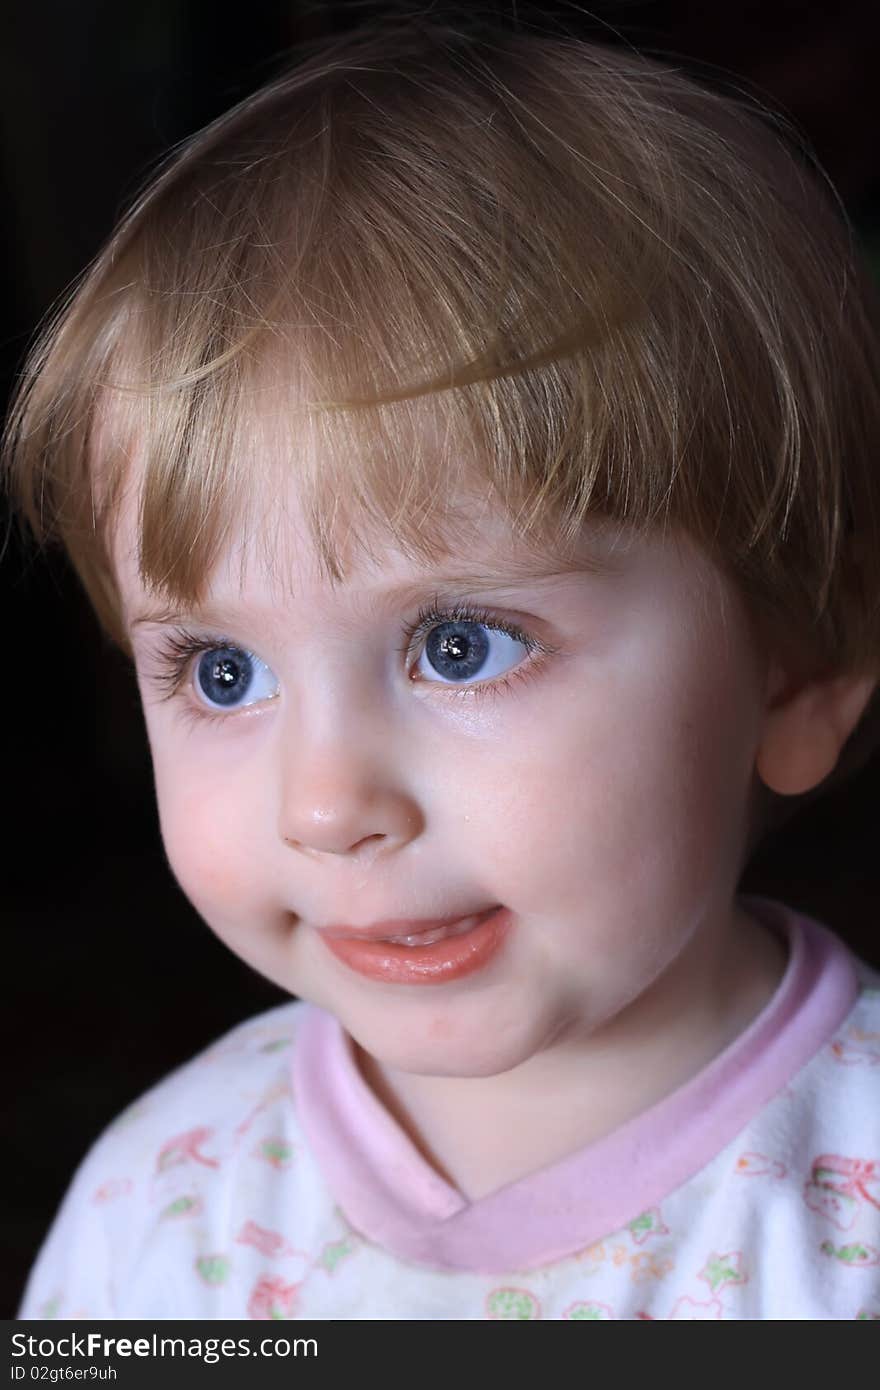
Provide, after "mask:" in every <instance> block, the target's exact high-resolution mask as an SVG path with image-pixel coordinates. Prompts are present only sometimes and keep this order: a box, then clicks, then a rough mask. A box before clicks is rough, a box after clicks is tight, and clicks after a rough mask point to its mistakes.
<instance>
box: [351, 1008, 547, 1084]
mask: <svg viewBox="0 0 880 1390" xmlns="http://www.w3.org/2000/svg"><path fill="white" fill-rule="evenodd" d="M434 1027H435V1031H434V1033H433V1034H432V1035H430V1036H424V1035H423V1036H421V1037H413V1036H410V1037H407V1036H401V1035H400V1034H396V1035H395V1036H394V1037H388V1036H386V1035H383V1034H381V1033H379V1032H377V1031H376V1030H374V1029H369V1028H366V1029H363V1030H358V1031H357V1032H355V1030H354V1029H350V1030H349V1031H350V1032H351V1035H352V1037H353V1038H354V1039H355V1041H356V1042H357V1043H358V1045H359V1046H360V1047H361V1048H363V1050H364V1051H365V1052H369V1053H370V1055H371V1056H372V1057H374V1058H375V1060H376V1061H377V1062H380V1063H381V1064H382V1065H383V1066H385V1067H389V1068H391V1069H392V1070H395V1071H401V1072H410V1073H412V1074H413V1075H414V1076H448V1077H461V1078H465V1077H469V1076H470V1077H480V1076H482V1077H487V1076H500V1075H501V1074H502V1073H503V1072H507V1071H512V1070H513V1068H514V1067H518V1066H520V1065H521V1064H522V1063H523V1062H526V1061H528V1059H529V1057H531V1056H532V1055H533V1054H534V1052H535V1051H536V1050H538V1047H539V1045H536V1044H534V1043H533V1042H532V1040H531V1039H526V1038H518V1039H516V1040H514V1039H513V1038H510V1039H508V1040H507V1042H506V1043H505V1044H500V1043H499V1042H498V1040H497V1039H487V1038H486V1037H480V1038H479V1039H471V1038H467V1037H465V1036H463V1035H462V1034H461V1033H460V1032H457V1031H456V1030H454V1029H453V1027H452V1025H450V1024H448V1023H447V1022H446V1020H439V1019H438V1020H437V1021H436V1023H435V1025H434Z"/></svg>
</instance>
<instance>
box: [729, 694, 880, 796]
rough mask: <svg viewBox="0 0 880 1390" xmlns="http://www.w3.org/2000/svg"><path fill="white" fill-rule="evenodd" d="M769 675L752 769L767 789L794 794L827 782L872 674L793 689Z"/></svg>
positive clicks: (867, 697)
mask: <svg viewBox="0 0 880 1390" xmlns="http://www.w3.org/2000/svg"><path fill="white" fill-rule="evenodd" d="M779 675H780V673H779V670H778V668H777V669H776V671H775V676H774V675H771V679H770V681H769V682H768V685H769V686H770V687H771V688H770V689H769V691H768V706H767V710H766V713H765V716H764V730H763V735H762V738H761V743H760V746H759V748H758V752H757V756H756V759H755V769H756V771H757V773H758V776H759V777H760V778H761V781H762V782H763V783H764V784H765V786H767V787H769V789H770V790H771V791H774V792H778V793H779V794H780V795H781V796H798V795H800V794H801V793H803V792H808V791H811V790H812V789H813V787H816V786H818V784H819V783H820V782H822V781H824V780H825V778H826V777H828V776H829V775H830V773H832V772H833V771H834V768H835V767H836V766H837V760H838V758H839V757H840V754H841V750H842V749H843V746H844V744H845V743H846V741H847V739H848V738H849V736H850V734H851V733H852V731H853V729H854V728H855V727H856V724H857V723H858V722H859V720H860V718H861V717H862V714H863V713H864V710H865V708H866V706H867V704H868V701H869V700H870V698H871V696H872V695H873V693H874V690H875V689H876V686H877V678H876V677H875V676H864V675H862V676H853V675H846V676H835V677H833V678H832V679H830V680H812V681H808V682H806V683H805V684H802V685H796V686H795V688H794V689H792V688H791V686H790V685H789V686H788V688H786V685H785V683H784V682H780V680H779Z"/></svg>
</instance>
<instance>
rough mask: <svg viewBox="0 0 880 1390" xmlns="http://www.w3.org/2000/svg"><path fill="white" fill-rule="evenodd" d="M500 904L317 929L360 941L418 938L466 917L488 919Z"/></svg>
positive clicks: (328, 933) (331, 934)
mask: <svg viewBox="0 0 880 1390" xmlns="http://www.w3.org/2000/svg"><path fill="white" fill-rule="evenodd" d="M497 907H498V904H497V903H493V904H492V906H491V907H472V908H471V909H470V910H469V911H467V912H454V913H451V914H450V915H449V916H448V917H394V918H389V919H388V920H387V921H385V922H372V923H371V924H370V925H369V926H364V927H351V926H346V925H342V924H340V925H336V924H331V925H328V926H324V927H316V928H315V930H316V931H319V932H321V933H322V934H323V935H324V936H337V937H352V938H354V939H355V940H358V941H381V940H384V939H385V938H386V937H389V936H418V935H419V934H420V933H422V932H429V931H436V930H437V928H438V927H453V926H455V924H456V922H461V921H462V920H463V919H464V918H465V917H488V916H489V913H490V912H495V911H496V910H497Z"/></svg>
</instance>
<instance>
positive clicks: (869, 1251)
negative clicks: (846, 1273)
mask: <svg viewBox="0 0 880 1390" xmlns="http://www.w3.org/2000/svg"><path fill="white" fill-rule="evenodd" d="M819 1249H820V1250H821V1251H822V1254H823V1255H833V1256H834V1258H835V1259H837V1260H840V1261H841V1263H842V1264H845V1265H876V1264H880V1251H877V1250H875V1249H874V1247H873V1246H871V1245H860V1244H859V1242H858V1241H854V1242H853V1244H851V1245H838V1246H834V1245H832V1244H831V1241H830V1240H823V1242H822V1244H821V1245H820V1247H819Z"/></svg>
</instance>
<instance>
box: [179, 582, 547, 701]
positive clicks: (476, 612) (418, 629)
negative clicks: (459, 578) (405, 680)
mask: <svg viewBox="0 0 880 1390" xmlns="http://www.w3.org/2000/svg"><path fill="white" fill-rule="evenodd" d="M456 622H468V623H476V624H480V625H482V626H483V627H488V628H491V629H492V630H493V631H495V632H504V633H506V634H507V636H508V637H511V638H513V640H514V641H516V642H520V643H521V644H522V645H523V646H524V647H525V648H526V651H527V652H528V654H529V658H531V657H532V654H533V653H535V652H537V653H539V654H540V655H541V656H543V657H546V656H550V655H552V653H553V650H554V649H553V648H552V647H549V646H548V645H547V644H546V643H544V642H542V641H540V640H539V639H538V638H536V637H531V636H530V635H529V634H528V633H526V632H523V631H522V629H521V628H519V627H517V626H516V624H515V623H511V622H508V621H507V619H505V618H502V617H499V616H498V615H497V614H495V613H492V612H490V611H489V610H488V609H485V608H480V607H475V606H473V605H472V604H470V603H466V602H459V603H453V604H451V605H448V604H447V605H445V606H443V605H442V604H441V603H440V601H439V599H434V600H432V601H431V602H430V603H428V604H425V605H423V606H422V607H421V608H419V611H418V615H417V617H416V620H415V622H413V623H407V624H406V625H405V627H404V640H403V642H402V644H401V645H400V646H399V647H397V648H396V651H397V652H398V653H399V654H400V655H401V656H404V657H412V656H413V655H414V653H415V649H416V647H417V646H418V645H419V643H420V641H421V639H422V638H423V637H426V636H427V635H428V633H429V632H430V631H431V629H432V628H433V627H437V626H439V625H440V624H441V623H456ZM219 647H230V648H232V649H234V650H235V651H241V652H243V653H244V655H245V656H248V657H251V658H252V659H254V660H258V659H259V658H257V657H256V653H254V652H252V651H249V650H248V649H247V648H246V647H241V646H240V645H239V644H238V643H237V642H234V641H233V640H232V639H231V638H226V637H210V638H208V637H201V636H199V635H198V634H197V633H194V632H190V631H188V630H186V629H185V628H181V629H180V630H179V631H178V632H174V633H169V634H167V635H166V636H165V637H164V639H163V642H162V645H161V646H160V648H159V650H158V652H157V660H158V665H159V669H158V670H157V671H156V672H155V673H154V675H153V681H154V683H155V684H156V685H157V686H158V687H159V688H160V689H161V690H162V691H164V694H163V695H162V697H161V698H162V699H163V700H173V699H175V698H176V697H177V696H178V695H179V694H181V687H182V686H183V684H184V681H185V680H186V677H187V675H188V673H189V670H190V667H191V666H192V664H193V662H194V661H195V659H196V657H198V656H202V655H203V654H204V653H205V652H208V651H214V650H216V649H217V648H219ZM529 658H527V659H526V660H525V661H524V662H522V663H520V665H518V666H515V667H513V669H512V670H510V671H507V672H505V674H504V675H502V676H497V677H495V678H494V679H492V680H488V681H482V682H480V683H479V684H478V685H469V686H465V685H463V686H459V687H455V686H446V687H444V691H445V692H446V693H448V694H449V695H451V696H452V697H453V698H459V699H460V698H462V697H465V698H468V699H482V698H485V697H486V696H490V695H491V696H496V697H497V696H498V695H499V694H501V693H502V692H504V691H507V690H509V689H510V688H511V686H512V685H513V683H514V681H517V680H529V679H531V677H532V676H533V675H534V674H536V667H538V666H539V665H540V663H539V662H537V661H535V660H533V659H529ZM428 683H429V684H431V682H428ZM184 713H185V716H186V717H187V718H188V719H191V720H192V721H193V723H198V724H204V723H205V722H207V723H226V724H228V723H229V720H230V718H232V717H233V716H234V714H235V711H232V712H231V713H220V712H219V711H215V710H211V709H209V708H208V707H207V706H197V705H194V704H187V705H186V706H185V707H184Z"/></svg>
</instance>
